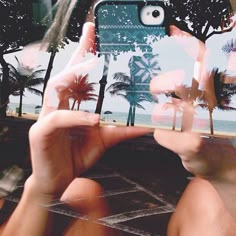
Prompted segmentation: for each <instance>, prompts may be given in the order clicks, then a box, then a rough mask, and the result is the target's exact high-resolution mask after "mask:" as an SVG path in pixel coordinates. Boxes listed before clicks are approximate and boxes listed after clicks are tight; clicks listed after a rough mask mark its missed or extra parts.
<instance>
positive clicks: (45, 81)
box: [42, 50, 56, 103]
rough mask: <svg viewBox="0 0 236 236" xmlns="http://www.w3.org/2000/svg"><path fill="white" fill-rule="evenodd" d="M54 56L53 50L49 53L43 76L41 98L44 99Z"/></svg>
mask: <svg viewBox="0 0 236 236" xmlns="http://www.w3.org/2000/svg"><path fill="white" fill-rule="evenodd" d="M55 56H56V50H53V51H52V52H51V55H50V59H49V62H48V67H47V71H46V74H45V77H44V84H43V97H44V92H45V89H46V87H47V83H48V80H49V79H50V75H51V71H52V68H53V62H54V59H55ZM43 97H42V103H43Z"/></svg>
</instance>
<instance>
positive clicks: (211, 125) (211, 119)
mask: <svg viewBox="0 0 236 236" xmlns="http://www.w3.org/2000/svg"><path fill="white" fill-rule="evenodd" d="M212 113H213V111H212V110H211V109H209V120H210V132H211V135H213V134H214V128H213V117H212Z"/></svg>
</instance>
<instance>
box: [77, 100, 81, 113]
mask: <svg viewBox="0 0 236 236" xmlns="http://www.w3.org/2000/svg"><path fill="white" fill-rule="evenodd" d="M80 103H81V102H79V101H78V105H77V111H79V107H80Z"/></svg>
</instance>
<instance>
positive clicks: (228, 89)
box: [198, 69, 236, 135]
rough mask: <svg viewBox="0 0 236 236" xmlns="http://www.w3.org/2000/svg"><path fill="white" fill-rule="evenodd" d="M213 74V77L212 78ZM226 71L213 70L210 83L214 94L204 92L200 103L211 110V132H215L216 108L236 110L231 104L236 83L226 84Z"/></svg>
mask: <svg viewBox="0 0 236 236" xmlns="http://www.w3.org/2000/svg"><path fill="white" fill-rule="evenodd" d="M212 76H213V78H211V77H212ZM224 77H225V72H219V70H218V69H215V70H214V71H213V72H211V76H210V79H211V80H212V81H210V83H211V84H212V85H211V86H212V88H211V89H212V90H213V93H212V96H213V95H214V97H209V94H207V93H205V92H204V93H203V96H202V98H201V100H202V101H203V103H201V104H198V105H199V106H200V107H202V108H206V109H208V111H209V120H210V133H211V134H212V135H213V134H214V126H213V111H214V109H215V108H218V109H220V110H223V111H230V110H231V111H232V110H236V108H235V107H231V106H230V102H231V98H232V96H233V95H234V94H235V92H236V85H235V84H225V83H224ZM213 100H214V102H212V101H213Z"/></svg>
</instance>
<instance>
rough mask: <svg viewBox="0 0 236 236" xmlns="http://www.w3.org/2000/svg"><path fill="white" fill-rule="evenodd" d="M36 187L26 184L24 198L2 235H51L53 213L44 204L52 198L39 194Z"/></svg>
mask: <svg viewBox="0 0 236 236" xmlns="http://www.w3.org/2000/svg"><path fill="white" fill-rule="evenodd" d="M36 187H37V186H32V185H30V184H26V185H25V189H24V192H23V195H22V198H21V200H20V202H19V203H18V205H17V207H16V209H15V211H14V212H13V213H12V215H11V217H10V218H9V219H8V222H7V223H6V225H5V227H4V229H3V232H2V234H1V236H14V235H17V236H25V235H34V236H45V235H50V231H51V225H52V220H53V219H52V213H51V212H50V211H48V209H47V208H46V207H44V206H43V205H44V204H46V203H49V202H50V201H51V200H52V199H50V197H45V196H41V195H40V194H38V192H37V188H36Z"/></svg>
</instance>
